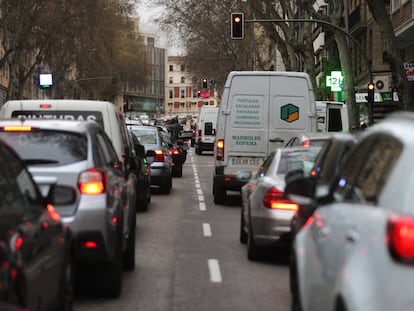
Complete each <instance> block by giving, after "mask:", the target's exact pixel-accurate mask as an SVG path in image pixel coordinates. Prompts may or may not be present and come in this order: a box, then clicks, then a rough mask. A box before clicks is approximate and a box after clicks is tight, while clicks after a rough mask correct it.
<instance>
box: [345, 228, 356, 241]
mask: <svg viewBox="0 0 414 311" xmlns="http://www.w3.org/2000/svg"><path fill="white" fill-rule="evenodd" d="M345 238H346V240H347V241H348V242H352V243H355V242H358V241H359V233H358V232H357V231H355V230H349V231H348V232H347V233H346V235H345Z"/></svg>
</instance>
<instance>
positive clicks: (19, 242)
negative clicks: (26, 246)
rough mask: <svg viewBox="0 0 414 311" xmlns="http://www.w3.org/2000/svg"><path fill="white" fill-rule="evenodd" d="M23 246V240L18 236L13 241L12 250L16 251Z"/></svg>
mask: <svg viewBox="0 0 414 311" xmlns="http://www.w3.org/2000/svg"><path fill="white" fill-rule="evenodd" d="M22 244H23V238H22V237H21V236H18V237H17V238H16V240H15V241H14V249H15V250H16V251H17V250H18V249H19V248H20V247H21V246H22Z"/></svg>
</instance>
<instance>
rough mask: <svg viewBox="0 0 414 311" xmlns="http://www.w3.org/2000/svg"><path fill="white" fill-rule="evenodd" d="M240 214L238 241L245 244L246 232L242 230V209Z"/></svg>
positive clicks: (243, 225)
mask: <svg viewBox="0 0 414 311" xmlns="http://www.w3.org/2000/svg"><path fill="white" fill-rule="evenodd" d="M240 214H241V216H240V243H242V244H247V232H246V231H244V227H245V223H244V217H243V209H242V210H241V213H240Z"/></svg>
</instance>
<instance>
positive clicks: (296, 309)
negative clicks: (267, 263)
mask: <svg viewBox="0 0 414 311" xmlns="http://www.w3.org/2000/svg"><path fill="white" fill-rule="evenodd" d="M296 271H297V270H296V261H295V255H294V253H293V250H292V252H291V255H290V260H289V281H290V292H291V296H292V299H291V311H302V307H301V303H300V298H299V286H298V275H297V272H296Z"/></svg>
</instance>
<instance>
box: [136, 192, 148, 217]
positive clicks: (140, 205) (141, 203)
mask: <svg viewBox="0 0 414 311" xmlns="http://www.w3.org/2000/svg"><path fill="white" fill-rule="evenodd" d="M150 201H151V189H150V188H149V187H148V188H147V189H146V193H145V195H144V198H143V199H138V200H137V207H136V211H137V212H138V211H140V212H146V211H147V210H148V205H149V203H150Z"/></svg>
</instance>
